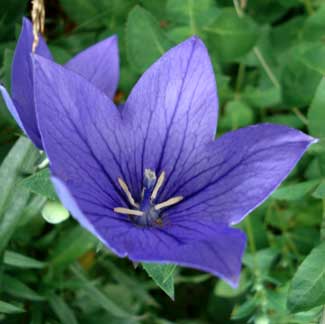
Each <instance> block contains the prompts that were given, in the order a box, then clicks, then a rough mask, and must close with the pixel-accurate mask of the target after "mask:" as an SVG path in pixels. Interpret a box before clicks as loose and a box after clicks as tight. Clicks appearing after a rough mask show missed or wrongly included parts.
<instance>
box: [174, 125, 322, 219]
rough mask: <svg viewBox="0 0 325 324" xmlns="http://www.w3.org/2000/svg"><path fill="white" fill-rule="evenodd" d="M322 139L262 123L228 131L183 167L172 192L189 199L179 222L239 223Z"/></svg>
mask: <svg viewBox="0 0 325 324" xmlns="http://www.w3.org/2000/svg"><path fill="white" fill-rule="evenodd" d="M315 141H316V140H315V139H314V138H312V137H310V136H308V135H305V134H304V133H302V132H300V131H297V130H295V129H292V128H289V127H286V126H280V125H274V124H259V125H255V126H250V127H246V128H242V129H239V130H237V131H234V132H230V133H227V134H225V135H223V136H222V137H221V138H219V139H218V140H217V141H215V142H214V143H210V144H208V145H207V146H206V148H205V153H202V154H201V155H197V156H196V160H195V161H194V160H193V161H192V166H191V167H190V168H187V169H184V170H182V173H181V174H179V177H178V183H173V185H171V186H170V187H169V195H171V196H176V195H181V196H184V197H185V199H184V200H183V201H182V202H181V203H180V204H178V205H176V206H175V207H174V209H173V210H172V212H173V214H174V216H173V217H174V220H175V219H177V218H179V219H188V218H191V217H196V215H197V214H200V219H204V218H209V219H211V218H213V219H214V220H215V221H216V222H222V223H228V224H235V223H238V222H240V221H241V220H242V219H243V218H244V217H245V216H246V215H247V214H248V213H249V212H251V211H252V210H253V209H255V208H256V207H257V206H258V205H260V204H261V203H262V202H263V201H264V200H265V199H266V198H267V197H269V195H270V194H271V193H272V192H273V191H274V190H275V189H276V188H277V187H278V186H279V185H280V183H281V182H282V181H283V180H284V179H285V178H286V177H287V176H288V174H289V173H290V171H291V170H292V169H293V167H294V166H295V165H296V163H297V162H298V161H299V159H300V158H301V156H302V155H303V153H304V152H305V151H306V149H307V148H308V146H309V145H311V144H312V143H314V142H315Z"/></svg>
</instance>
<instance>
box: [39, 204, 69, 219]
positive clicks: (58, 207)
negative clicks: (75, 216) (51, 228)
mask: <svg viewBox="0 0 325 324" xmlns="http://www.w3.org/2000/svg"><path fill="white" fill-rule="evenodd" d="M42 216H43V218H44V219H45V220H46V221H47V222H48V223H50V224H59V223H62V222H64V221H65V220H67V219H68V218H69V216H70V214H69V211H68V210H66V209H65V208H64V207H63V206H62V204H61V203H59V202H58V201H48V202H47V203H46V204H45V206H44V208H43V210H42Z"/></svg>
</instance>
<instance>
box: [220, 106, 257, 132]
mask: <svg viewBox="0 0 325 324" xmlns="http://www.w3.org/2000/svg"><path fill="white" fill-rule="evenodd" d="M253 121H254V113H253V110H252V109H251V108H250V107H249V106H248V105H247V104H245V103H244V102H243V101H239V100H233V101H228V103H227V105H226V107H225V110H224V116H223V118H221V119H220V123H219V127H220V128H221V129H228V130H229V129H231V130H233V129H237V128H240V127H244V126H247V125H250V124H252V123H253Z"/></svg>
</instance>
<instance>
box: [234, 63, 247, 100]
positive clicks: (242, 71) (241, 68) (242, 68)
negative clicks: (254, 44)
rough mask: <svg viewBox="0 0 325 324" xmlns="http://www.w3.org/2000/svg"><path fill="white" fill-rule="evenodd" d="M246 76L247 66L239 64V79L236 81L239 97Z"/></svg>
mask: <svg viewBox="0 0 325 324" xmlns="http://www.w3.org/2000/svg"><path fill="white" fill-rule="evenodd" d="M244 76H245V65H244V64H243V63H240V64H239V67H238V74H237V79H236V94H237V95H238V94H239V92H240V89H241V86H242V84H243V80H244Z"/></svg>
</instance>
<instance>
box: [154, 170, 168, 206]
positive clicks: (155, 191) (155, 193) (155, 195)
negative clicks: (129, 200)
mask: <svg viewBox="0 0 325 324" xmlns="http://www.w3.org/2000/svg"><path fill="white" fill-rule="evenodd" d="M165 176H166V173H165V171H163V172H161V173H160V176H159V178H158V180H157V183H156V185H155V187H154V189H153V191H152V194H151V197H150V198H151V201H154V200H155V199H156V197H157V195H158V191H159V189H160V188H161V186H162V185H163V183H164V181H165Z"/></svg>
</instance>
